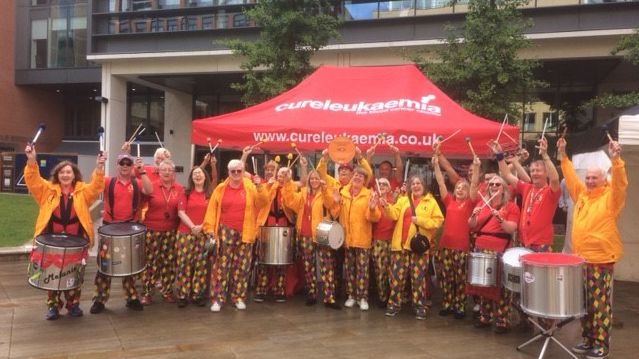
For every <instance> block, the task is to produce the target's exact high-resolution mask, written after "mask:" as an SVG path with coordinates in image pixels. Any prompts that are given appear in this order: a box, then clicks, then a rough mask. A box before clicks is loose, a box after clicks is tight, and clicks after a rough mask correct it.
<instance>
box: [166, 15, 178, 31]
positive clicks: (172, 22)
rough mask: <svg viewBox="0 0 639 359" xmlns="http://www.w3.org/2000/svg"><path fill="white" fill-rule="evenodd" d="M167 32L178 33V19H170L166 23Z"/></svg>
mask: <svg viewBox="0 0 639 359" xmlns="http://www.w3.org/2000/svg"><path fill="white" fill-rule="evenodd" d="M166 30H167V31H178V30H179V29H178V20H177V19H176V18H170V19H168V20H167V21H166Z"/></svg>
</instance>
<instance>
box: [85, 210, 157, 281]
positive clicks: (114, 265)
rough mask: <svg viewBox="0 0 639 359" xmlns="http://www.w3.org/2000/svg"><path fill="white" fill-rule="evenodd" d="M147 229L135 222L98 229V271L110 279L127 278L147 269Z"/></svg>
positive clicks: (108, 225) (113, 224)
mask: <svg viewBox="0 0 639 359" xmlns="http://www.w3.org/2000/svg"><path fill="white" fill-rule="evenodd" d="M145 236H146V227H145V226H144V225H142V224H139V223H135V222H122V223H111V224H107V225H104V226H102V227H100V228H98V237H99V238H100V241H99V246H98V255H97V256H98V271H99V272H100V273H102V274H104V275H107V276H109V277H126V276H130V275H134V274H138V273H140V272H142V271H143V270H144V268H146V255H145V253H144V238H145Z"/></svg>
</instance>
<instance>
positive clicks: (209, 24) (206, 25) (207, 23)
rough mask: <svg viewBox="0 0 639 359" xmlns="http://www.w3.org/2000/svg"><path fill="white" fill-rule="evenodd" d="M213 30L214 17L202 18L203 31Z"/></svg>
mask: <svg viewBox="0 0 639 359" xmlns="http://www.w3.org/2000/svg"><path fill="white" fill-rule="evenodd" d="M212 28H213V16H202V30H210V29H212Z"/></svg>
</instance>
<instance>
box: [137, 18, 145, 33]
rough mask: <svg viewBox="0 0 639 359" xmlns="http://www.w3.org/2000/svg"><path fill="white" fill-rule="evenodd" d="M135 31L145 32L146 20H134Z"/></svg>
mask: <svg viewBox="0 0 639 359" xmlns="http://www.w3.org/2000/svg"><path fill="white" fill-rule="evenodd" d="M135 32H146V21H144V20H139V21H136V22H135Z"/></svg>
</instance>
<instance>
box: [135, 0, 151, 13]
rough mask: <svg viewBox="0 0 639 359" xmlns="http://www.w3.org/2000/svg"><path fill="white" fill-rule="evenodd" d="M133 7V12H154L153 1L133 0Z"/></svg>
mask: <svg viewBox="0 0 639 359" xmlns="http://www.w3.org/2000/svg"><path fill="white" fill-rule="evenodd" d="M131 7H132V10H133V11H143V10H152V9H153V1H152V0H131Z"/></svg>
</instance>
